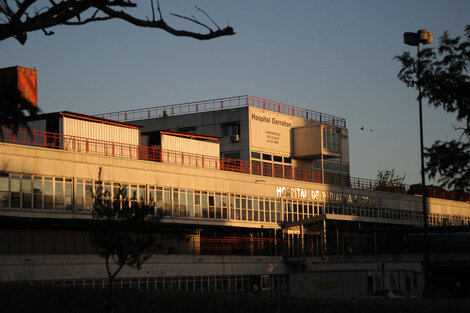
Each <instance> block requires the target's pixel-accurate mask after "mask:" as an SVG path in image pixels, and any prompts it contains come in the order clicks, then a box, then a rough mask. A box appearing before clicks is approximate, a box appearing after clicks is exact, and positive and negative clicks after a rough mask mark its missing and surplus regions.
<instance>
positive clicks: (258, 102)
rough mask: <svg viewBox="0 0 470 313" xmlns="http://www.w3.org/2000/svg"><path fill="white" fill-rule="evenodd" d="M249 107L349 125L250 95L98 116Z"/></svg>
mask: <svg viewBox="0 0 470 313" xmlns="http://www.w3.org/2000/svg"><path fill="white" fill-rule="evenodd" d="M247 106H252V107H256V108H261V109H265V110H269V111H273V112H278V113H282V114H286V115H290V116H295V117H300V118H303V119H306V120H309V121H314V122H318V123H323V124H328V125H332V126H337V127H346V120H345V119H344V118H341V117H337V116H333V115H329V114H325V113H320V112H316V111H313V110H309V109H303V108H299V107H295V106H292V105H288V104H284V103H281V102H276V101H272V100H268V99H263V98H258V97H254V96H250V95H244V96H237V97H229V98H220V99H211V100H203V101H194V102H186V103H180V104H172V105H164V106H158V107H151V108H144V109H135V110H127V111H119V112H112V113H104V114H98V115H96V116H97V117H100V118H105V119H109V120H115V121H119V122H130V121H137V120H144V119H151V118H159V117H165V116H176V115H183V114H191V113H200V112H209V111H217V110H226V109H234V108H240V107H247Z"/></svg>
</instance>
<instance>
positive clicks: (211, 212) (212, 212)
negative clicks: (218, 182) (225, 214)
mask: <svg viewBox="0 0 470 313" xmlns="http://www.w3.org/2000/svg"><path fill="white" fill-rule="evenodd" d="M209 218H215V201H214V193H213V192H209Z"/></svg>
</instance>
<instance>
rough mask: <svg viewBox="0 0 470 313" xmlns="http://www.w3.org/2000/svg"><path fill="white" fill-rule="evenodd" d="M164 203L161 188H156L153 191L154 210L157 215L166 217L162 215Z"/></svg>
mask: <svg viewBox="0 0 470 313" xmlns="http://www.w3.org/2000/svg"><path fill="white" fill-rule="evenodd" d="M164 206H165V204H164V202H163V188H162V187H157V188H156V189H155V209H156V212H157V215H168V214H164Z"/></svg>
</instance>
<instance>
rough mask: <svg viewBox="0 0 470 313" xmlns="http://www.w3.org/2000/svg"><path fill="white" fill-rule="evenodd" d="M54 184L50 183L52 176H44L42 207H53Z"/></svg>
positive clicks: (47, 208) (49, 208) (48, 208)
mask: <svg viewBox="0 0 470 313" xmlns="http://www.w3.org/2000/svg"><path fill="white" fill-rule="evenodd" d="M53 189H54V186H53V184H52V177H45V178H44V209H46V210H53V209H54V190H53Z"/></svg>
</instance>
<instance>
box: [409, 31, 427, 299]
mask: <svg viewBox="0 0 470 313" xmlns="http://www.w3.org/2000/svg"><path fill="white" fill-rule="evenodd" d="M403 39H404V42H405V44H407V45H409V46H416V47H418V55H417V60H418V68H417V85H418V103H419V137H420V152H421V186H422V188H423V197H422V198H423V230H424V296H427V295H428V292H429V246H428V210H427V205H426V177H425V173H424V143H423V104H422V99H421V98H422V94H421V80H420V74H421V70H422V68H421V63H420V61H419V53H420V50H419V46H420V44H423V45H427V44H430V43H432V41H433V34H432V33H431V32H428V31H427V30H426V29H420V30H418V31H417V32H416V33H412V32H406V33H404V34H403Z"/></svg>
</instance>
